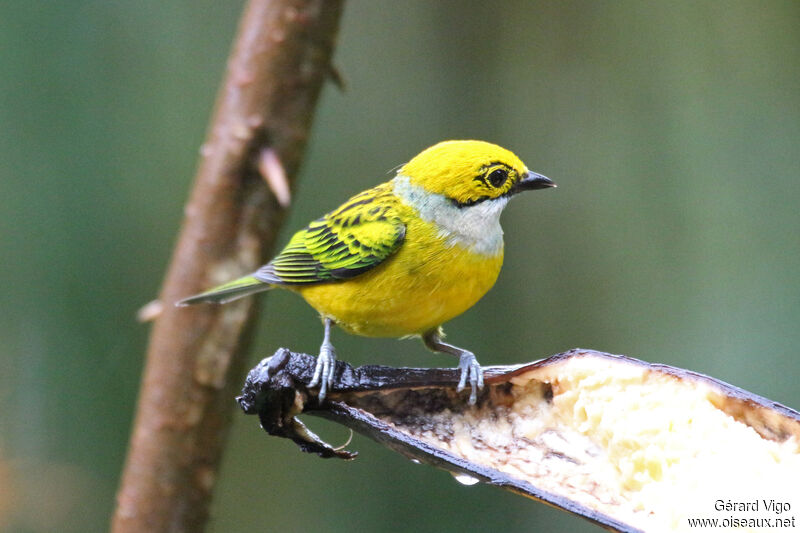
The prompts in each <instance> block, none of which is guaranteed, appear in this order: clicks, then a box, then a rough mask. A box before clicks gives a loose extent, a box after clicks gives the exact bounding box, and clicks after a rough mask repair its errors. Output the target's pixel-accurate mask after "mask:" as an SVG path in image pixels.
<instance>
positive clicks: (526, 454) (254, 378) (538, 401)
mask: <svg viewBox="0 0 800 533" xmlns="http://www.w3.org/2000/svg"><path fill="white" fill-rule="evenodd" d="M314 359H315V358H314V357H312V356H310V355H306V354H298V353H292V352H290V351H289V350H287V349H285V348H281V349H279V350H278V351H277V352H276V353H275V354H274V355H273V356H272V357H269V358H267V359H264V360H263V361H262V362H261V363H260V364H259V365H258V366H256V367H255V368H254V369H253V370H251V371H250V373H249V375H248V377H247V380H246V383H245V386H244V389H243V391H242V396H240V397H239V398H237V400H238V401H239V404H240V405H241V407H242V409H243V410H244V411H245V413H247V414H255V415H258V416H259V419H260V421H261V425H262V427H263V428H264V429H265V430H266V431H267V432H268V433H269V434H271V435H276V436H280V437H285V438H289V439H292V440H293V441H294V442H295V443H297V444H298V446H300V448H301V449H302V450H303V451H306V452H309V453H316V454H318V455H320V456H321V457H338V458H342V459H353V458H354V457H355V456H356V453H355V452H350V451H347V450H343V449H338V448H333V447H332V446H330V445H329V444H327V443H325V442H324V441H323V440H322V439H320V438H319V437H318V436H317V435H315V434H314V433H313V432H312V431H311V430H309V429H308V428H307V427H306V426H305V425H304V424H303V423H302V422H301V421H300V420H299V419H298V418H297V416H298V415H300V414H302V413H306V414H311V415H316V416H321V417H324V418H328V419H330V420H334V421H336V422H338V423H341V424H343V425H345V426H347V427H349V428H351V429H353V430H355V431H358V432H359V433H362V434H364V435H366V436H368V437H370V438H372V439H373V440H375V441H377V442H378V443H380V444H383V445H384V446H387V447H388V448H390V449H392V450H394V451H396V452H398V453H401V454H403V455H405V456H407V457H408V458H410V459H413V460H415V461H417V462H421V463H426V464H429V465H432V466H435V467H438V468H442V469H444V470H447V471H449V472H451V473H452V474H453V475H454V476H456V479H458V480H459V481H461V482H462V483H465V484H471V483H477V482H482V483H487V484H491V485H495V486H498V487H501V488H504V489H507V490H510V491H513V492H515V493H518V494H520V495H523V496H526V497H529V498H532V499H534V500H538V501H540V502H543V503H546V504H549V505H552V506H554V507H558V508H561V509H563V510H565V511H567V512H570V513H573V514H575V515H578V516H581V517H583V518H585V519H587V520H589V521H592V522H594V523H596V524H597V525H599V526H602V527H604V528H606V529H609V530H612V531H626V532H627V531H681V530H688V529H689V527H688V525H687V524H688V520H690V519H691V518H702V517H704V516H705V517H717V518H718V519H720V520H722V519H723V518H725V517H730V518H733V517H734V515H735V511H737V510H740V508H738V507H736V505H740V504H745V503H748V502H755V503H756V504H757V503H758V501H759V499H761V500H763V502H762V505H761V508H760V509H759V510H760V511H762V512H766V513H767V514H770V513H769V506H770V504H769V502H770V501H771V502H772V503H773V504H776V505H782V506H783V507H777V508H778V509H782V510H784V511H789V510H790V509H791V505H792V502H791V501H790V500H791V497H792V496H791V495H794V497H795V502H794V503H795V506H796V507H800V499H798V498H797V496H798V495H800V481H799V480H800V413H798V412H797V411H795V410H793V409H790V408H788V407H785V406H783V405H781V404H778V403H775V402H772V401H770V400H767V399H765V398H762V397H760V396H757V395H755V394H752V393H749V392H747V391H744V390H742V389H739V388H737V387H734V386H732V385H729V384H727V383H724V382H721V381H719V380H716V379H714V378H711V377H708V376H704V375H701V374H697V373H694V372H691V371H688V370H683V369H679V368H674V367H670V366H666V365H660V364H651V363H647V362H644V361H640V360H637V359H633V358H630V357H625V356H619V355H611V354H607V353H601V352H596V351H592V350H583V349H574V350H571V351H568V352H565V353H562V354H558V355H554V356H552V357H549V358H547V359H543V360H540V361H535V362H532V363H527V364H521V365H514V366H495V367H484V375H485V384H486V385H485V387H484V389H483V390H482V391H481V394H480V395H479V397H478V401H477V403H476V404H475V405H469V404H468V403H467V401H466V399H467V392H466V391H465V392H458V391H456V385H457V383H458V378H459V371H458V370H457V369H411V368H390V367H383V366H362V367H358V368H354V367H352V366H350V365H348V364H346V363H343V362H341V361H339V362H337V363H336V364H337V366H336V374H335V382H334V386H333V390H332V391H329V393H328V399H327V400H326V401H325V402H323V403H320V402H318V400H317V397H316V391H315V390H313V389H308V387H307V384H308V382H309V381H310V379H311V369H313V368H314ZM720 502H722V504H721V505H722V506H723V508H725V505H728V507H727V508H725V509H727V510H725V509H723V510H720V508H719V506H720ZM787 506H788V507H787ZM775 509H776V507H775V506H773V507H772V511H773V512H772V516H773V518H774V517H775V513H774V511H775ZM762 514H763V513H762ZM736 516H741V517H745V518H746V517H749V518H751V519H752V518H753V517H754V516H755V515H754V514H752V513H750V514H747V515H736ZM782 518H786V519H788V518H789V514H784V515H783V517H782ZM792 520H795V518H792ZM742 524H744V525H747V523H746V522H742V523H740V524H739V525H742Z"/></svg>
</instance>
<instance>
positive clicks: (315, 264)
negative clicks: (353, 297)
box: [254, 183, 406, 285]
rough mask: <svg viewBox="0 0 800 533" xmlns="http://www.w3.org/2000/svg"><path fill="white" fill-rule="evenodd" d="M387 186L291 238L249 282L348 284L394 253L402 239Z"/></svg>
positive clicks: (402, 227) (394, 201)
mask: <svg viewBox="0 0 800 533" xmlns="http://www.w3.org/2000/svg"><path fill="white" fill-rule="evenodd" d="M397 204H398V200H397V197H396V196H394V194H393V193H392V189H391V184H389V183H384V184H382V185H379V186H377V187H375V188H373V189H370V190H368V191H364V192H362V193H360V194H358V195H356V196H354V197H353V198H351V199H350V200H348V201H347V202H346V203H345V204H344V205H342V206H341V207H340V208H338V209H337V210H336V211H333V212H332V213H329V214H327V215H325V216H324V217H322V218H320V219H318V220H315V221H314V222H312V223H311V224H309V225H308V227H306V228H305V229H303V230H301V231H298V232H297V233H295V234H294V236H293V237H292V239H291V240H290V241H289V244H287V245H286V248H284V249H283V251H282V252H281V253H280V255H278V257H276V258H275V259H273V260H272V261H271V262H270V263H269V264H267V265H265V266H263V267H262V268H260V269H259V270H258V271H257V272H256V273H255V275H254V277H255V278H256V279H258V280H260V281H263V282H265V283H269V284H273V285H298V284H310V283H319V282H324V281H334V280H343V279H349V278H352V277H355V276H358V275H359V274H363V273H364V272H366V271H368V270H370V269H371V268H373V267H375V266H376V265H378V264H380V263H381V262H383V261H385V260H386V259H387V258H388V257H390V256H391V255H392V254H393V253H394V252H396V251H397V250H398V249H399V248H400V245H401V244H402V243H403V239H404V238H405V234H406V227H405V224H403V222H402V221H401V220H400V218H399V216H398V214H397Z"/></svg>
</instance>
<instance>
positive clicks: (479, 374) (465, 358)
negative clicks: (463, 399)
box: [422, 328, 483, 405]
mask: <svg viewBox="0 0 800 533" xmlns="http://www.w3.org/2000/svg"><path fill="white" fill-rule="evenodd" d="M422 342H424V343H425V346H427V347H428V348H429V349H431V350H433V351H434V352H442V353H449V354H450V355H455V356H456V357H458V368H460V369H461V379H460V380H459V382H458V389H457V390H458V391H459V392H461V391H462V390H464V388H465V387H466V386H467V379H469V384H470V387H471V388H472V392H471V393H470V395H469V403H470V405H475V402H476V401H477V399H478V389H482V388H483V370H481V365H480V364H478V360H477V359H476V358H475V354H474V353H472V352H470V351H469V350H465V349H463V348H459V347H458V346H453V345H452V344H447V343H446V342H443V341H442V337H441V328H437V329H432V330H431V331H429V332H427V333H425V334H424V335H423V336H422Z"/></svg>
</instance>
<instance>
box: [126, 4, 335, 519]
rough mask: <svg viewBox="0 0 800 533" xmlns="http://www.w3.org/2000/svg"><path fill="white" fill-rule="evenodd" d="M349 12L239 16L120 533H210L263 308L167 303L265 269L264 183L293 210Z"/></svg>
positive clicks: (154, 357) (268, 8)
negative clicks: (249, 341) (237, 400)
mask: <svg viewBox="0 0 800 533" xmlns="http://www.w3.org/2000/svg"><path fill="white" fill-rule="evenodd" d="M342 5H343V2H342V1H341V0H273V1H269V0H251V1H250V2H249V3H248V5H247V7H246V8H245V11H244V14H243V16H242V20H241V22H240V27H239V32H238V36H237V38H236V43H235V45H234V49H233V51H232V53H231V57H230V59H229V63H228V68H227V73H226V77H225V81H224V83H223V85H222V88H221V90H220V93H219V95H218V99H217V103H216V111H215V113H214V116H213V119H212V122H211V126H210V129H209V133H208V137H207V140H206V143H205V144H204V145H203V148H202V150H201V159H200V165H199V168H198V171H197V176H196V178H195V184H194V189H193V191H192V193H191V197H190V200H189V203H188V205H187V207H186V212H185V218H184V223H183V228H182V230H181V233H180V237H179V240H178V244H177V246H176V248H175V252H174V255H173V258H172V262H171V265H170V267H169V270H168V273H167V276H166V279H165V282H164V286H163V290H162V292H161V296H160V299H161V302H163V303H164V309H163V312H162V313H161V314H160V316H159V317H158V319H157V320H156V322H155V324H154V326H153V330H152V334H151V337H150V345H149V349H148V353H147V362H146V365H145V370H144V377H143V382H142V388H141V391H140V398H139V406H138V411H137V414H136V420H135V422H134V430H133V435H132V438H131V443H130V449H129V452H128V457H127V462H126V465H125V470H124V472H123V477H122V483H121V487H120V490H119V493H118V497H117V499H118V501H117V509H116V511H115V513H114V516H113V519H112V531H114V532H115V533H125V532H133V531H135V532H140V531H149V532H160V531H201V530H202V529H203V527H204V524H205V522H206V519H207V516H208V507H209V503H210V499H211V492H212V489H213V487H214V484H215V480H216V477H217V470H218V466H219V461H220V457H221V454H222V448H223V444H224V440H225V436H226V434H227V429H228V426H229V422H230V416H231V408H232V407H233V406H234V403H233V401H232V398H233V391H234V389H235V386H234V385H233V384H235V382H236V380H237V379H238V376H239V375H240V373H241V371H242V370H243V362H244V355H243V353H244V348H245V344H246V338H247V335H246V332H247V331H248V329H249V326H250V325H251V324H252V322H253V317H254V312H255V307H254V305H253V301H252V299H251V300H246V301H243V302H238V303H235V304H231V305H229V306H224V307H218V306H197V307H191V308H180V309H179V308H175V307H174V306H173V302H175V301H176V300H178V299H180V298H182V297H185V296H188V295H191V294H194V293H196V292H198V291H200V290H203V289H205V288H207V287H208V286H210V285H213V284H214V283H217V282H221V281H226V280H229V279H232V278H234V277H236V276H238V275H241V274H244V273H246V272H251V271H253V270H255V269H256V268H257V267H258V265H260V264H261V263H262V262H264V261H265V260H266V258H267V255H268V253H269V252H270V251H271V249H272V246H273V244H274V241H275V236H276V234H277V232H278V228H279V226H280V224H281V222H282V221H283V218H284V214H285V211H284V209H283V208H281V206H280V205H279V203H278V201H277V200H276V197H275V195H274V194H271V193H270V188H271V189H272V190H273V191H275V190H276V187H278V189H280V190H279V193H280V200H281V202H283V203H285V202H286V201H287V198H288V196H287V195H288V192H289V191H290V190H291V186H292V183H293V180H294V177H295V176H296V174H297V170H298V167H299V165H300V160H301V156H302V154H303V150H304V148H305V144H306V140H307V138H308V135H309V128H310V126H311V120H312V116H313V111H314V107H315V104H316V101H317V97H318V95H319V92H320V89H321V87H322V84H323V82H324V81H325V79H326V78H327V77H328V76H329V75H330V72H331V65H330V59H331V55H332V51H333V46H334V41H335V36H336V32H337V29H338V23H339V18H340V14H341V11H342ZM266 153H269V155H268V156H266V157H267V158H268V159H269V161H270V165H268V167H269V168H273V169H275V168H280V170H282V171H283V176H280V175H278V176H275V175H272V176H267V178H269V179H268V180H266V182H265V180H264V179H262V178H261V177H260V176H259V171H258V168H259V160H263V159H264V157H265V155H264V154H266ZM276 165H278V167H276ZM262 166H263V165H262ZM281 167H282V168H281ZM279 174H280V173H279ZM276 180H277V182H276ZM281 182H283V183H281ZM267 183H269V184H270V186H271V187H270V188H268V187H267ZM276 183H277V185H276ZM287 184H288V187H287V186H285V185H287ZM282 185H283V188H282V189H281V186H282Z"/></svg>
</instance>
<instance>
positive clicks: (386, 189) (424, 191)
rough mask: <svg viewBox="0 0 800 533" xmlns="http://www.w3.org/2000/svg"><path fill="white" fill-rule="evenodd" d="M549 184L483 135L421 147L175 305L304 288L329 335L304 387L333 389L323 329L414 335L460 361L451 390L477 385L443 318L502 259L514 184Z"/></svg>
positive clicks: (485, 284) (465, 302) (456, 310)
mask: <svg viewBox="0 0 800 533" xmlns="http://www.w3.org/2000/svg"><path fill="white" fill-rule="evenodd" d="M548 187H555V184H554V183H553V182H552V181H550V180H549V179H548V178H546V177H544V176H542V175H541V174H537V173H535V172H531V171H529V170H528V168H527V167H526V166H525V165H524V164H523V163H522V161H520V159H519V158H518V157H517V156H516V155H514V154H513V153H511V152H510V151H508V150H506V149H504V148H501V147H500V146H497V145H495V144H491V143H487V142H483V141H445V142H441V143H439V144H436V145H434V146H431V147H430V148H428V149H426V150H424V151H423V152H421V153H420V154H419V155H417V156H416V157H414V158H413V159H412V160H411V161H409V162H408V163H406V164H405V165H403V166H402V167H401V168H400V169H399V170H398V171H397V175H396V176H395V177H394V178H393V179H391V180H390V181H388V182H386V183H382V184H380V185H378V186H376V187H374V188H372V189H368V190H366V191H364V192H362V193H359V194H357V195H355V196H354V197H352V198H351V199H350V200H348V201H347V202H345V203H344V204H342V206H340V207H339V208H338V209H336V210H334V211H332V212H330V213H328V214H327V215H325V216H324V217H322V218H319V219H317V220H315V221H313V222H311V223H310V224H309V225H308V226H307V227H306V228H305V229H302V230H300V231H298V232H297V233H295V234H294V236H293V237H292V238H291V240H290V241H289V244H287V245H286V248H284V249H283V251H282V252H281V253H280V254H278V256H277V257H275V259H273V260H272V261H270V262H269V263H268V264H266V265H264V266H263V267H261V268H260V269H258V270H257V271H256V272H254V273H252V274H250V275H249V276H245V277H243V278H240V279H237V280H235V281H232V282H230V283H226V284H224V285H220V286H218V287H215V288H213V289H211V290H209V291H207V292H204V293H202V294H198V295H196V296H192V297H190V298H186V299H185V300H182V301H180V302H178V305H189V304H194V303H198V302H213V303H227V302H230V301H232V300H236V299H237V298H241V297H243V296H247V295H250V294H253V293H256V292H260V291H264V290H267V289H270V288H272V287H282V288H285V289H289V290H291V291H294V292H296V293H298V294H300V295H301V296H302V297H303V298H305V300H306V302H308V304H309V305H311V307H313V308H314V309H316V310H317V311H318V312H319V314H320V316H321V318H322V321H323V323H324V327H325V334H324V340H323V342H322V346H321V347H320V353H319V357H318V358H317V364H316V368H315V371H314V376H313V379H312V381H311V383H310V384H309V386H310V387H316V386H317V385H319V388H320V389H319V400H320V401H323V400H324V398H325V395H326V393H327V391H328V389H329V388H331V387H332V384H333V375H334V367H335V365H334V363H335V361H336V353H335V351H334V348H333V345H332V344H331V340H330V332H331V326H333V325H334V324H335V325H338V326H339V327H340V328H342V329H344V330H345V331H347V332H349V333H353V334H356V335H363V336H366V337H409V336H419V337H421V338H422V341H423V342H424V343H425V346H427V347H428V348H430V349H431V350H433V351H435V352H443V353H448V354H451V355H454V356H456V357H458V358H459V363H458V367H459V368H460V370H461V378H460V382H459V385H458V390H459V391H461V390H463V389H464V388H465V387H466V384H467V382H469V384H470V387H471V393H470V399H469V401H470V403H475V401H476V397H477V390H478V389H480V388H482V387H483V372H482V370H481V367H480V365H479V364H478V360H477V359H476V358H475V355H474V354H473V353H472V352H470V351H468V350H465V349H463V348H458V347H456V346H453V345H450V344H447V343H445V342H443V341H442V337H443V332H442V328H441V326H442V324H444V323H445V322H447V321H448V320H450V319H451V318H454V317H456V316H458V315H460V314H461V313H463V312H464V311H466V310H467V309H469V308H470V307H472V306H473V305H474V304H475V303H476V302H477V301H478V300H479V299H480V298H481V297H482V296H483V295H484V294H486V292H487V291H488V290H489V289H490V288H491V287H492V285H494V282H495V280H497V276H498V274H499V273H500V267H501V266H502V264H503V229H502V228H501V227H500V214H501V213H502V211H503V208H504V207H505V206H506V204H507V203H508V201H509V199H510V198H511V197H512V196H513V195H515V194H516V193H518V192H520V191H525V190H530V189H543V188H548Z"/></svg>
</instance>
